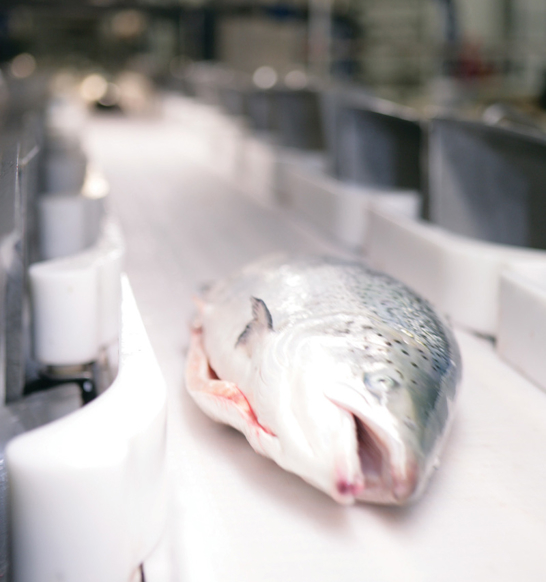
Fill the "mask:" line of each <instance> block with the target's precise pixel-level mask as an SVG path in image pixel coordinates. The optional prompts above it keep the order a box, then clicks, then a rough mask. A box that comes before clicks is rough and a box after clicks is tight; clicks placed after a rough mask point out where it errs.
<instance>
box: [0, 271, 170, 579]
mask: <svg viewBox="0 0 546 582" xmlns="http://www.w3.org/2000/svg"><path fill="white" fill-rule="evenodd" d="M120 344H121V348H120V369H119V374H118V377H117V378H116V380H115V381H114V383H113V384H112V386H111V387H110V388H109V389H108V390H107V391H106V392H105V393H104V394H102V395H101V396H100V397H99V398H97V399H95V400H94V401H93V402H91V403H90V404H88V405H87V406H85V407H84V408H82V409H80V410H78V411H77V412H75V413H73V414H70V415H68V416H67V417H65V418H63V419H61V420H58V421H56V422H53V423H51V424H48V425H46V426H44V427H41V428H38V429H36V430H33V431H30V432H28V433H25V434H24V435H21V436H19V437H17V438H15V439H13V440H12V441H11V442H10V443H9V445H8V447H7V450H6V457H7V463H8V471H9V474H10V482H11V488H12V517H13V568H14V581H15V582H36V581H38V580H63V582H97V581H98V580H100V581H101V582H126V581H129V580H132V579H133V577H135V576H137V573H138V569H139V566H140V564H141V563H142V562H143V560H144V559H145V558H146V556H147V555H148V554H149V553H150V551H151V550H152V549H153V547H154V546H155V545H156V544H157V542H158V540H159V537H160V535H161V533H162V531H163V528H164V522H165V516H166V506H165V502H166V496H165V483H166V480H165V470H164V463H165V420H166V389H165V385H164V382H163V379H162V375H161V372H160V370H159V367H158V364H157V361H156V359H155V356H154V354H153V351H152V348H151V346H150V344H149V341H148V338H147V335H146V332H145V330H144V326H143V324H142V321H141V319H140V316H139V313H138V309H137V307H136V303H135V301H134V298H133V295H132V292H131V289H130V286H129V284H128V282H127V280H125V279H124V281H123V300H122V325H121V341H120Z"/></svg>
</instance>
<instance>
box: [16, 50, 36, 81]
mask: <svg viewBox="0 0 546 582" xmlns="http://www.w3.org/2000/svg"><path fill="white" fill-rule="evenodd" d="M35 70H36V60H35V58H34V57H33V56H32V55H30V54H28V53H21V54H20V55H17V56H16V57H15V58H14V59H13V60H12V61H11V66H10V72H11V74H12V75H13V76H14V77H16V78H17V79H25V78H26V77H30V75H32V73H34V71H35Z"/></svg>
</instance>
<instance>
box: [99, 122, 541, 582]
mask: <svg viewBox="0 0 546 582" xmlns="http://www.w3.org/2000/svg"><path fill="white" fill-rule="evenodd" d="M192 140H193V136H192V134H191V133H185V132H184V128H183V127H182V126H176V125H175V126H173V125H172V123H167V122H165V121H162V120H160V119H156V120H130V119H123V118H115V117H102V118H97V119H95V120H93V121H92V122H91V124H90V128H89V146H90V149H91V153H92V155H93V157H94V158H95V159H97V160H98V161H99V162H100V163H101V165H102V166H103V168H104V170H105V172H106V174H107V176H108V178H109V180H110V182H111V185H112V198H113V200H114V204H115V209H114V210H115V212H116V213H117V215H118V216H119V218H120V219H121V222H122V227H123V230H124V233H125V236H126V240H127V246H128V258H127V272H128V275H129V278H130V281H131V283H132V286H133V289H134V292H135V295H136V298H137V301H138V304H139V308H140V310H141V313H142V316H143V319H144V321H145V324H146V326H147V330H148V333H149V335H150V339H151V341H152V344H153V346H154V349H155V351H156V354H157V357H158V360H159V362H160V365H161V367H162V370H163V373H164V375H165V378H166V381H167V384H168V386H169V390H170V410H169V419H170V425H169V430H170V432H169V455H170V456H169V462H170V469H171V484H172V490H171V499H170V504H171V512H170V513H171V520H170V524H169V529H168V531H167V532H166V536H165V540H164V542H163V543H162V545H161V547H160V548H158V550H157V551H156V553H155V554H154V555H153V556H151V558H150V560H149V561H148V562H147V563H146V579H147V582H163V581H165V580H169V581H171V580H172V581H181V582H182V581H183V582H208V581H212V580H214V581H218V582H233V581H237V582H269V581H271V582H279V581H283V582H296V581H297V582H301V581H302V580H313V581H314V582H331V581H333V580H343V581H344V582H362V580H369V581H392V582H407V581H427V582H428V581H431V582H432V581H434V582H437V581H440V580H441V581H443V582H450V581H453V582H455V581H457V582H460V580H480V581H482V582H483V581H488V580H495V582H498V581H504V580H506V581H509V580H510V581H512V580H516V579H520V580H526V581H529V580H537V581H538V580H541V579H542V576H543V573H544V560H543V557H542V556H543V549H544V547H546V495H545V494H544V483H545V482H546V453H545V450H546V449H545V447H544V443H545V442H546V396H545V394H544V393H543V392H541V391H540V390H539V389H538V388H537V387H535V386H534V385H532V384H531V383H529V382H528V381H526V380H525V379H523V378H522V377H521V376H520V375H518V374H517V373H516V372H515V371H514V370H512V369H511V368H510V367H509V366H507V365H506V364H504V363H503V362H501V361H500V360H499V359H498V357H497V355H496V354H495V352H494V350H493V347H492V345H491V344H490V343H489V342H488V341H487V340H484V339H481V338H477V337H474V336H472V335H470V334H468V333H466V332H464V331H461V330H458V332H457V335H458V338H459V341H460V344H461V349H462V353H463V360H464V383H463V393H462V397H461V401H460V407H459V411H458V415H457V419H456V423H455V426H454V430H453V433H452V435H451V438H450V440H449V442H448V446H447V449H446V451H445V454H444V456H443V462H442V467H441V470H440V471H439V472H438V473H437V475H436V476H435V477H434V479H433V481H432V483H431V486H430V488H429V490H428V491H427V492H426V493H425V495H424V497H423V499H422V500H421V501H420V502H418V503H417V504H415V505H414V506H412V507H409V508H406V509H396V508H378V507H371V506H367V505H364V504H359V505H356V506H352V507H341V506H338V505H336V504H335V503H334V502H333V501H331V500H330V499H329V498H328V497H326V496H325V495H323V494H322V493H320V492H319V491H316V490H314V489H313V488H311V487H310V486H308V485H306V484H305V483H303V482H302V481H301V480H300V479H299V478H298V477H295V476H293V475H290V474H288V473H285V472H284V471H282V470H281V469H279V468H278V467H277V466H276V465H275V464H274V463H272V462H271V461H269V460H267V459H264V458H262V457H260V456H258V455H256V454H255V453H254V452H253V451H252V450H251V449H250V447H249V446H248V444H247V443H246V441H245V439H244V437H242V436H241V435H239V434H238V433H236V432H235V431H233V430H231V429H229V428H227V427H223V426H220V425H217V424H215V423H213V422H212V421H210V420H209V419H208V418H206V417H205V416H204V415H203V414H202V413H201V412H200V411H199V410H198V409H197V408H196V406H195V405H194V404H193V403H192V401H191V400H190V399H189V397H188V396H187V395H186V393H185V392H184V389H183V375H184V357H185V348H186V346H187V342H188V322H189V320H190V318H191V314H192V312H193V307H192V301H191V297H192V294H193V293H194V292H195V290H196V289H197V288H198V287H199V286H200V285H201V284H203V283H205V282H207V281H209V280H211V279H215V278H217V277H219V276H221V275H223V274H225V273H227V272H229V271H230V270H232V269H233V268H236V267H237V266H239V265H241V264H243V263H245V262H247V261H249V260H251V259H253V258H255V257H257V256H259V255H262V254H264V253H267V252H272V251H277V250H290V251H318V252H334V251H335V250H336V249H335V248H333V246H332V245H330V244H329V243H328V241H326V240H322V239H321V238H320V237H319V236H318V235H317V234H316V233H314V232H312V231H308V230H306V229H305V228H303V227H302V225H300V224H299V223H296V222H294V221H293V220H292V219H291V218H290V217H288V216H285V215H284V214H283V213H282V212H278V211H276V210H266V209H264V208H261V207H258V206H256V205H255V204H254V203H252V202H251V201H249V200H248V199H246V198H244V197H243V196H242V195H240V194H239V193H238V192H236V191H234V190H233V189H231V188H230V187H229V186H228V185H227V184H226V183H224V182H222V180H220V179H219V178H218V177H216V176H215V174H214V173H213V172H212V170H211V169H210V168H207V167H205V166H204V165H203V164H201V163H200V162H199V160H198V155H197V153H196V152H195V151H194V149H193V147H192Z"/></svg>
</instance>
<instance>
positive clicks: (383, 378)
mask: <svg viewBox="0 0 546 582" xmlns="http://www.w3.org/2000/svg"><path fill="white" fill-rule="evenodd" d="M363 379H364V384H366V387H367V388H368V389H369V390H370V392H371V393H372V394H374V395H376V396H380V395H384V394H386V393H387V392H389V391H390V390H393V389H394V388H396V387H397V386H398V385H399V384H398V382H397V381H396V380H395V379H394V378H393V377H392V376H389V375H388V374H384V373H381V372H378V373H365V374H364V378H363Z"/></svg>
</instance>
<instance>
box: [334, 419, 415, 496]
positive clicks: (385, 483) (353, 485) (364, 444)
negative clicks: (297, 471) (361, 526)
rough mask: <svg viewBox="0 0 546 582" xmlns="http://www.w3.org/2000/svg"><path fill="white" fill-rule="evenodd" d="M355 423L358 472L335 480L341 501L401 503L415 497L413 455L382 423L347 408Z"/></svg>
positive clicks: (339, 476)
mask: <svg viewBox="0 0 546 582" xmlns="http://www.w3.org/2000/svg"><path fill="white" fill-rule="evenodd" d="M350 414H351V416H352V418H353V422H354V425H355V433H356V447H357V456H358V461H359V470H360V474H355V475H352V476H351V477H349V476H343V475H339V474H338V479H337V481H336V484H335V487H336V493H337V495H335V497H337V498H338V499H339V500H340V501H341V502H342V503H351V502H352V501H354V500H359V501H365V502H368V503H376V504H389V505H393V504H394V505H404V504H405V503H407V502H409V501H411V499H412V498H414V497H415V495H416V492H417V489H418V485H419V476H420V471H419V465H418V463H417V461H416V460H415V457H414V455H413V454H412V453H411V451H409V450H408V448H407V447H406V446H405V445H404V444H403V443H402V442H401V440H400V439H393V437H392V435H390V434H388V433H387V432H386V431H385V430H384V429H383V428H382V427H380V426H378V425H376V424H374V423H373V422H371V421H370V420H369V419H366V418H362V417H361V416H357V415H356V414H355V413H352V412H350Z"/></svg>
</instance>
